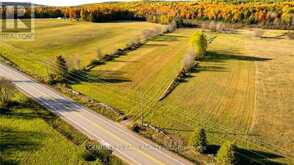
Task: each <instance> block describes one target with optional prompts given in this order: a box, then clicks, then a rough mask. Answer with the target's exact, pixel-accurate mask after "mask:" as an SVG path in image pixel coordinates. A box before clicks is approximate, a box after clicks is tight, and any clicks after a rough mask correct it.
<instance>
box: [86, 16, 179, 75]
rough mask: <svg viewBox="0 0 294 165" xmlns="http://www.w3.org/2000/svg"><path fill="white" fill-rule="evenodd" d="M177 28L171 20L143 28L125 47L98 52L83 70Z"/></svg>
mask: <svg viewBox="0 0 294 165" xmlns="http://www.w3.org/2000/svg"><path fill="white" fill-rule="evenodd" d="M176 28H177V25H176V23H175V22H174V21H172V22H171V23H170V24H169V25H167V26H166V27H165V28H160V27H155V28H154V29H149V30H144V31H143V32H142V33H141V35H139V36H137V37H135V38H134V39H133V40H131V41H129V42H128V43H127V44H126V47H125V48H119V49H117V50H116V51H114V52H113V53H111V54H106V55H101V52H100V51H98V52H99V55H97V56H99V57H97V58H95V59H93V60H91V62H90V63H89V64H88V65H87V66H86V68H85V70H86V71H89V70H91V69H93V68H94V67H96V66H97V65H102V64H104V63H105V62H107V61H111V60H114V59H115V58H118V57H120V56H121V55H125V54H127V53H128V52H130V51H134V50H136V49H138V48H140V47H141V46H143V45H144V43H146V42H147V41H148V40H150V39H151V38H153V37H155V36H158V35H162V34H164V33H171V32H173V31H175V30H176Z"/></svg>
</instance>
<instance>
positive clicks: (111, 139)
mask: <svg viewBox="0 0 294 165" xmlns="http://www.w3.org/2000/svg"><path fill="white" fill-rule="evenodd" d="M0 76H2V77H5V78H7V79H9V80H11V81H12V82H13V83H14V84H15V85H16V86H17V87H18V88H19V89H20V90H21V91H23V93H24V94H26V95H27V96H29V97H31V98H32V99H34V100H36V101H37V102H39V103H40V104H41V105H42V106H44V107H46V108H47V109H49V110H50V111H52V112H54V113H55V114H57V115H59V116H61V117H62V118H63V119H64V120H65V121H67V122H68V123H69V124H71V125H72V126H74V127H75V128H77V129H78V130H80V131H81V132H83V133H84V134H86V135H87V136H89V137H91V138H93V139H96V140H98V141H99V142H100V143H102V144H106V145H109V146H111V148H112V149H113V150H114V153H115V154H116V155H118V156H119V157H121V158H122V159H124V160H126V161H128V162H129V163H130V164H136V165H158V164H160V165H163V164H166V165H188V164H191V163H190V162H188V161H187V160H184V159H182V158H181V157H179V156H177V155H175V154H174V153H171V152H169V151H167V150H164V149H162V148H160V147H159V146H158V145H155V144H154V143H152V142H150V141H149V140H146V139H144V138H142V137H139V136H138V135H136V134H135V133H133V132H131V131H130V130H128V129H127V128H125V127H123V126H121V125H119V124H118V123H115V122H113V121H111V120H109V119H106V118H105V117H103V116H101V115H99V114H97V113H95V112H92V111H91V110H89V109H87V108H85V107H82V106H80V105H78V104H76V103H74V102H73V101H72V100H71V99H69V98H66V97H64V96H63V95H61V94H60V93H58V92H57V91H55V90H54V89H51V88H50V87H48V86H46V85H44V84H41V83H38V82H36V81H34V80H33V79H32V78H30V77H28V76H27V75H24V74H23V73H21V72H19V71H17V70H15V69H14V68H12V67H10V66H7V65H4V64H1V63H0Z"/></svg>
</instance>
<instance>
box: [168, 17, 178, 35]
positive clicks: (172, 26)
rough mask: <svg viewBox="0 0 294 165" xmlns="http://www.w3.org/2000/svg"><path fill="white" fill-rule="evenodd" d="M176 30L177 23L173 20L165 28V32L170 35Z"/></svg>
mask: <svg viewBox="0 0 294 165" xmlns="http://www.w3.org/2000/svg"><path fill="white" fill-rule="evenodd" d="M176 30H177V22H176V21H175V20H173V21H172V22H171V23H170V24H168V25H167V26H166V32H167V33H172V32H174V31H176Z"/></svg>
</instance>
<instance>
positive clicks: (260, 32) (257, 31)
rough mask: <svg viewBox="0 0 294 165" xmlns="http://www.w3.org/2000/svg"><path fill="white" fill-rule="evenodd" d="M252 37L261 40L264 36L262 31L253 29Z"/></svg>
mask: <svg viewBox="0 0 294 165" xmlns="http://www.w3.org/2000/svg"><path fill="white" fill-rule="evenodd" d="M254 35H255V37H259V38H261V37H263V35H264V31H263V30H262V29H254Z"/></svg>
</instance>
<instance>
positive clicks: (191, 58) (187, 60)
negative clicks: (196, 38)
mask: <svg viewBox="0 0 294 165" xmlns="http://www.w3.org/2000/svg"><path fill="white" fill-rule="evenodd" d="M194 66H195V53H194V51H193V50H190V51H189V52H188V53H187V54H186V56H185V57H184V59H183V68H184V71H185V72H186V73H189V72H191V70H192V69H193V67H194Z"/></svg>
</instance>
